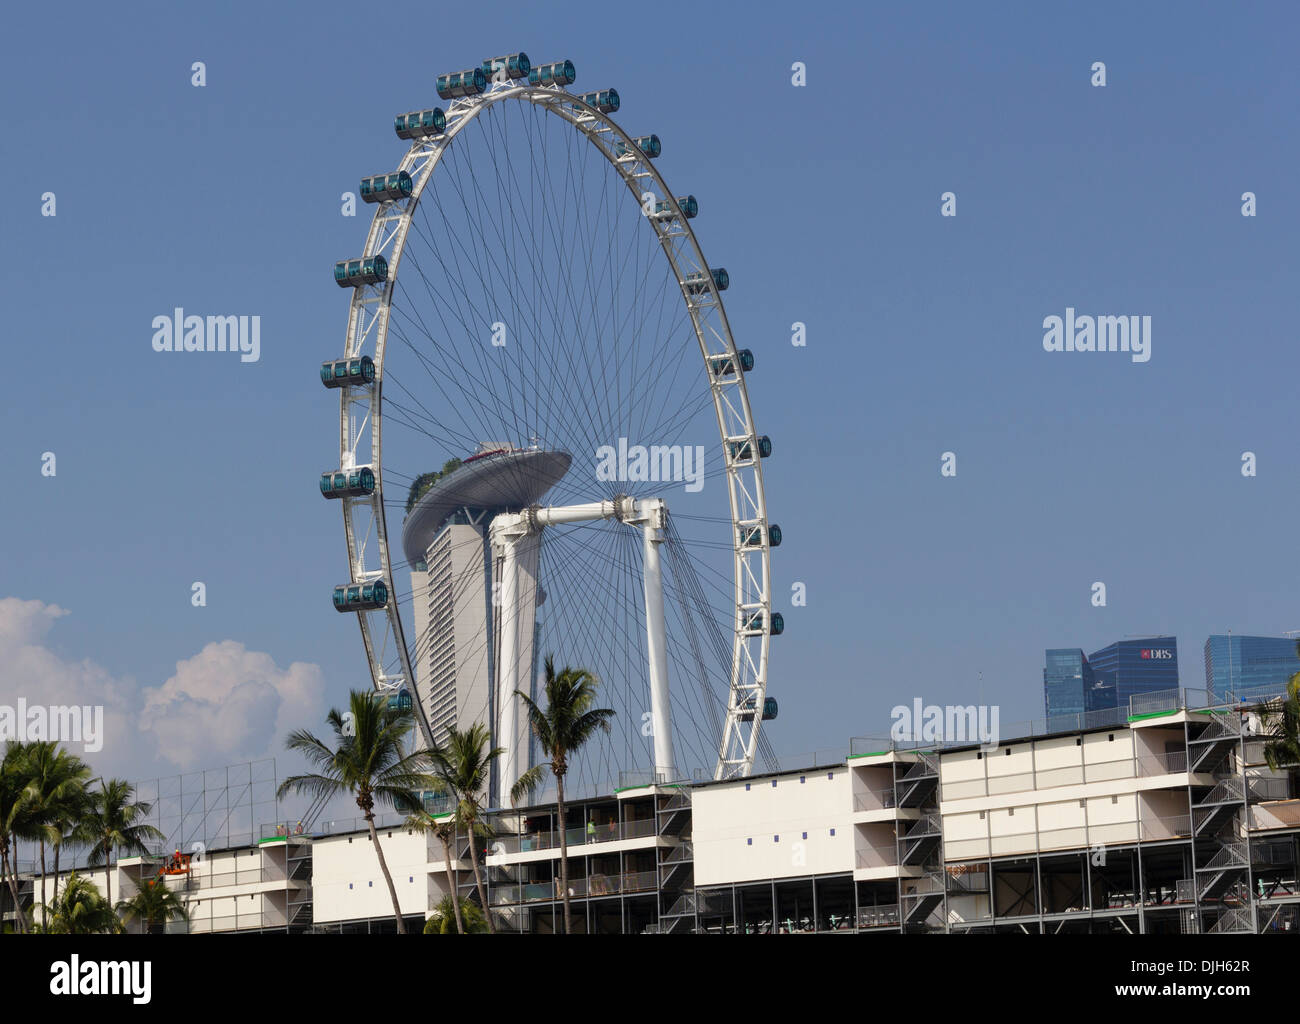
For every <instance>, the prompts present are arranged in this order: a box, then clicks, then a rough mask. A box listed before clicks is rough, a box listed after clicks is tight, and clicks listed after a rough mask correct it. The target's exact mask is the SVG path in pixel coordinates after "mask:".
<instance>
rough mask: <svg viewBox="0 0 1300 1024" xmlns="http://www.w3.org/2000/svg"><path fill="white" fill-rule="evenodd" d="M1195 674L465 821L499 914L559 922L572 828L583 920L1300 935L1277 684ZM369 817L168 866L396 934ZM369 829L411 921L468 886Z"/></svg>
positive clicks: (553, 926) (811, 928)
mask: <svg viewBox="0 0 1300 1024" xmlns="http://www.w3.org/2000/svg"><path fill="white" fill-rule="evenodd" d="M1202 692H1203V691H1200V690H1195V691H1191V690H1187V691H1177V692H1175V693H1173V694H1166V695H1154V696H1153V695H1151V694H1147V695H1145V696H1144V697H1143V699H1142V700H1141V701H1140V702H1139V703H1140V707H1141V708H1142V709H1143V710H1141V711H1139V712H1131V711H1130V709H1128V708H1117V709H1113V710H1112V711H1111V712H1110V713H1109V714H1108V715H1105V716H1100V717H1099V716H1098V715H1097V714H1096V713H1092V714H1081V715H1079V716H1077V719H1076V722H1075V723H1074V727H1073V728H1062V725H1063V724H1069V723H1062V721H1061V719H1060V718H1059V717H1058V718H1055V719H1049V720H1047V721H1046V722H1044V723H1036V724H1035V725H1033V726H1031V727H1030V728H1031V732H1032V734H1031V735H1021V736H1019V737H1014V738H1010V739H1003V740H1002V741H1001V743H1000V744H999V745H998V746H997V747H995V748H993V749H990V750H986V749H983V748H981V747H979V746H975V745H965V744H964V745H960V746H957V745H954V746H940V747H938V748H929V749H918V748H907V747H905V746H902V745H899V744H892V743H890V742H889V741H861V740H855V741H854V742H853V749H852V752H851V754H850V756H849V757H848V758H847V759H846V760H844V761H842V762H840V763H837V764H831V765H821V766H816V767H809V768H805V769H796V770H790V771H781V772H778V773H773V774H767V775H756V776H751V777H749V778H745V779H735V780H727V781H721V782H700V783H691V782H681V783H677V784H670V785H664V784H652V785H632V786H628V787H625V788H622V789H619V790H617V791H615V792H613V793H610V794H607V795H604V796H598V797H591V798H580V799H575V800H573V801H572V802H571V803H569V804H568V806H567V808H566V814H565V816H564V817H563V819H561V818H560V816H559V814H558V810H557V807H556V805H554V804H539V805H537V806H534V807H527V808H521V809H512V810H510V811H505V812H496V813H491V814H490V815H489V821H490V824H491V826H492V829H493V835H492V837H491V838H488V839H484V838H482V837H476V838H475V839H474V840H473V842H474V843H475V844H476V845H477V849H476V851H475V853H476V854H477V859H478V862H479V866H480V869H481V874H482V876H483V880H484V886H485V889H486V894H487V896H486V901H487V904H488V906H489V908H490V910H491V912H492V914H493V915H494V919H495V921H496V924H497V929H498V931H506V932H520V933H539V934H547V933H553V932H557V931H560V930H562V927H563V925H562V918H563V900H562V895H563V885H562V883H561V881H560V845H561V842H562V841H564V842H565V843H567V846H568V851H569V877H568V882H567V888H568V892H569V896H570V901H571V904H572V907H573V913H574V930H575V931H581V932H588V933H599V934H631V933H645V932H655V933H687V932H697V933H708V934H737V935H741V934H748V935H755V934H757V935H762V934H792V933H803V932H868V931H870V932H881V931H883V932H901V933H914V932H945V933H989V932H1016V933H1025V932H1029V933H1036V934H1043V933H1052V934H1056V933H1070V932H1087V933H1108V934H1131V933H1227V932H1259V933H1268V934H1288V933H1289V934H1300V770H1297V769H1294V768H1293V769H1291V770H1281V771H1274V770H1272V769H1270V768H1269V767H1268V765H1267V763H1266V759H1265V757H1264V747H1265V743H1266V740H1265V739H1264V738H1263V735H1262V733H1263V730H1264V728H1265V727H1266V724H1267V722H1268V720H1269V718H1268V716H1269V714H1270V713H1272V712H1275V711H1276V709H1277V707H1278V704H1277V701H1276V700H1274V701H1273V702H1272V703H1271V704H1267V705H1261V704H1259V702H1258V701H1256V702H1254V703H1247V704H1243V703H1237V704H1233V705H1225V704H1223V703H1221V702H1220V703H1213V702H1212V703H1211V706H1206V705H1205V702H1204V701H1203V700H1201V699H1200V695H1201V694H1202ZM359 824H360V823H355V822H351V823H345V824H344V826H343V827H341V828H340V829H339V830H338V831H336V832H334V833H333V834H330V833H329V831H328V830H325V831H320V832H318V833H317V834H316V835H315V836H314V837H313V838H311V839H310V840H307V839H305V838H304V837H301V836H293V835H289V836H285V835H278V834H277V835H271V836H266V837H264V839H263V841H262V842H260V843H258V844H257V845H256V846H255V847H253V848H240V849H232V850H218V851H213V852H212V853H210V854H208V855H207V856H206V858H205V860H204V861H203V862H202V863H201V864H196V865H194V866H192V867H187V870H186V871H184V872H181V873H179V875H180V877H176V878H173V877H171V876H167V877H165V878H164V884H167V885H169V886H172V885H175V886H179V887H181V888H182V890H183V894H184V897H185V899H186V902H187V905H189V906H190V907H191V908H192V916H191V920H190V923H189V925H188V930H191V931H255V930H268V929H274V930H285V931H296V930H307V929H310V930H312V931H316V932H381V931H391V930H393V929H394V927H395V925H394V919H393V908H392V900H391V897H390V895H389V892H388V890H387V884H386V882H385V880H384V878H383V875H382V874H381V872H380V870H379V866H378V859H377V857H376V855H375V850H374V848H373V844H372V840H371V838H370V834H369V831H368V830H366V829H364V828H361V827H358V826H359ZM378 835H379V840H380V842H381V843H382V844H383V849H384V855H385V859H386V862H387V864H388V868H389V871H390V873H391V875H392V878H393V883H394V886H395V888H396V890H397V894H398V900H399V904H400V907H401V912H402V916H403V918H404V919H406V921H407V927H408V930H415V929H416V928H418V927H420V926H421V925H422V922H423V920H424V919H425V918H426V917H427V916H429V915H431V914H433V913H434V912H435V911H436V909H437V908H438V906H439V904H440V903H441V902H442V901H443V899H444V898H445V897H446V896H447V895H448V894H449V893H450V891H451V888H452V887H453V886H455V887H456V889H457V891H458V893H459V896H460V898H461V899H477V898H478V897H477V886H476V882H475V877H474V870H473V861H472V858H471V850H470V845H469V844H470V840H469V839H468V838H467V837H465V836H463V835H461V836H458V837H457V838H456V839H455V840H454V842H453V844H452V851H451V853H452V857H451V861H450V863H448V862H447V861H446V860H445V859H444V855H443V852H442V844H441V842H440V841H438V840H437V839H436V838H435V837H433V836H430V835H424V834H419V833H412V832H408V831H406V830H405V829H404V828H403V826H402V821H401V819H400V818H398V817H393V818H391V819H389V820H388V821H382V820H381V822H380V823H379V827H378ZM449 869H450V874H451V877H450V879H449V877H448V874H449ZM114 871H115V872H116V879H115V882H114V895H115V897H116V896H117V895H118V894H119V893H121V894H122V895H123V896H129V894H130V893H131V892H133V891H134V889H133V888H132V887H138V886H139V885H140V884H141V883H142V881H143V880H145V879H146V878H149V879H153V878H157V877H160V876H159V875H158V872H159V871H160V868H159V865H158V864H156V863H152V862H144V861H141V860H140V859H138V858H136V859H132V860H126V861H122V862H121V863H119V864H118V865H116V867H115V868H114ZM101 874H102V871H101ZM91 877H92V878H93V877H94V876H93V874H92V875H91ZM171 930H186V927H184V926H180V925H177V926H173V927H172V929H171Z"/></svg>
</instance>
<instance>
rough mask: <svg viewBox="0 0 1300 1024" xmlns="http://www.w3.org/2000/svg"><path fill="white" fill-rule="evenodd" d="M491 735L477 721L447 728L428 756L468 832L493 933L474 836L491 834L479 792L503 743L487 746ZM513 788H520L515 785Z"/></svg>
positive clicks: (477, 883)
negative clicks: (465, 726) (441, 742)
mask: <svg viewBox="0 0 1300 1024" xmlns="http://www.w3.org/2000/svg"><path fill="white" fill-rule="evenodd" d="M490 740H491V737H490V736H489V734H488V731H487V727H486V726H484V725H483V724H482V723H481V722H479V723H475V724H474V725H471V726H470V727H469V728H468V729H466V730H464V731H463V732H462V731H461V730H459V729H450V730H449V731H448V734H447V742H446V744H445V745H443V746H441V747H435V748H434V749H433V750H431V751H429V760H430V762H431V764H432V766H433V776H434V778H435V779H437V780H438V782H440V783H441V784H442V788H443V789H445V790H446V791H447V793H448V794H449V795H450V796H451V798H452V799H453V800H455V801H456V811H455V818H454V820H455V822H456V825H457V827H459V828H463V829H464V830H465V833H466V835H468V836H469V860H470V863H471V864H472V865H473V866H474V884H475V887H476V888H477V889H478V898H479V902H480V904H481V905H482V907H483V914H484V916H485V917H486V918H487V923H488V931H489V932H491V933H492V934H496V925H495V924H494V923H493V921H492V914H491V913H490V912H489V911H488V902H487V892H486V890H485V889H484V888H483V874H482V872H481V871H479V866H478V843H477V842H476V840H475V836H479V837H483V836H487V835H490V834H491V831H492V830H491V829H490V828H489V827H488V825H487V823H486V822H485V821H484V820H483V805H482V804H481V803H480V794H482V793H483V791H484V790H486V789H487V784H488V780H489V778H490V777H491V775H492V763H493V762H494V761H495V760H496V759H497V758H498V757H500V756H501V754H502V753H504V752H505V748H504V747H491V748H489V746H488V743H489V742H490ZM515 791H518V792H520V793H522V792H524V790H521V789H519V786H518V785H516V787H515V790H514V791H512V793H511V796H512V797H513V796H514V795H515Z"/></svg>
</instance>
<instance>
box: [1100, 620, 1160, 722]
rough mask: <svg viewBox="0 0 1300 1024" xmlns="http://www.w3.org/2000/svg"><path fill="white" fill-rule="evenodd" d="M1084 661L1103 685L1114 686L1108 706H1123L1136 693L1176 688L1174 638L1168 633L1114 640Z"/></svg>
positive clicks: (1126, 705) (1126, 704)
mask: <svg viewBox="0 0 1300 1024" xmlns="http://www.w3.org/2000/svg"><path fill="white" fill-rule="evenodd" d="M1088 661H1089V663H1090V664H1091V665H1092V669H1093V672H1094V673H1095V675H1096V678H1097V679H1098V680H1099V681H1100V682H1102V683H1103V685H1105V686H1111V685H1113V686H1114V687H1115V698H1114V701H1113V703H1112V704H1111V705H1110V706H1111V707H1122V708H1127V707H1128V706H1129V701H1130V700H1131V699H1132V698H1133V697H1134V696H1135V695H1137V694H1143V693H1157V692H1160V691H1164V690H1176V689H1178V640H1177V639H1176V638H1175V637H1172V636H1168V637H1144V638H1140V639H1134V640H1117V641H1115V643H1113V644H1110V645H1109V646H1107V647H1103V648H1102V649H1101V650H1099V651H1094V652H1093V653H1092V654H1090V655H1088Z"/></svg>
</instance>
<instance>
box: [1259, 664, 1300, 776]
mask: <svg viewBox="0 0 1300 1024" xmlns="http://www.w3.org/2000/svg"><path fill="white" fill-rule="evenodd" d="M1296 655H1297V656H1300V640H1298V641H1296ZM1266 721H1267V725H1268V735H1269V736H1271V737H1273V738H1272V739H1271V740H1270V741H1269V742H1268V743H1267V744H1265V746H1264V760H1266V761H1267V762H1268V766H1269V767H1270V768H1272V769H1273V771H1279V770H1281V769H1283V768H1294V767H1296V766H1297V765H1300V672H1297V673H1296V674H1295V675H1293V676H1292V677H1291V679H1290V681H1289V682H1288V683H1287V684H1286V697H1285V698H1284V699H1283V701H1282V707H1281V708H1280V709H1279V710H1277V711H1274V712H1272V713H1271V714H1268V715H1267V716H1266Z"/></svg>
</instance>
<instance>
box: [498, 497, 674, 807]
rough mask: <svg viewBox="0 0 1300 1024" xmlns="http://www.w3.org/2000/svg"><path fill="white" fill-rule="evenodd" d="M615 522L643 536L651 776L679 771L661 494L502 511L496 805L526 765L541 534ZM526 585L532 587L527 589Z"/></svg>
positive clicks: (667, 776) (664, 507)
mask: <svg viewBox="0 0 1300 1024" xmlns="http://www.w3.org/2000/svg"><path fill="white" fill-rule="evenodd" d="M600 519H617V520H619V521H620V522H623V523H626V524H628V525H630V526H640V527H641V530H642V536H643V538H644V563H645V564H644V567H643V577H644V579H643V583H644V591H645V617H646V641H647V645H648V660H649V663H648V665H647V672H648V675H649V679H650V721H651V728H652V729H653V737H652V738H653V741H654V765H653V769H654V773H655V775H657V776H662V777H663V778H664V779H665V780H671V779H672V778H674V777H675V775H676V759H675V757H674V753H673V724H672V705H671V702H670V700H669V695H668V637H667V626H666V623H665V615H664V589H663V568H662V563H661V560H660V552H659V548H660V545H662V544H663V542H664V534H663V531H664V529H665V528H666V526H667V521H668V506H667V505H666V504H665V503H664V501H663V499H662V498H642V499H638V498H630V497H627V496H622V497H619V498H616V499H614V500H613V501H596V502H589V503H587V504H584V505H564V506H557V507H553V508H530V509H525V510H524V511H523V512H513V513H503V514H501V515H498V516H496V517H495V518H494V519H493V520H492V527H491V537H492V549H493V552H494V553H495V554H496V555H497V556H498V559H499V561H498V565H499V566H500V569H499V580H498V582H499V584H500V586H499V587H498V588H497V593H498V594H499V596H500V603H499V604H497V605H496V618H497V622H498V624H499V625H498V629H499V634H498V635H499V636H500V638H501V648H500V655H499V657H498V659H497V679H496V690H495V693H496V707H497V714H496V719H497V721H496V730H495V733H494V735H493V737H492V743H493V745H494V746H498V747H503V748H504V752H503V753H502V754H501V756H500V757H499V759H498V761H497V765H498V783H497V791H496V792H495V793H493V794H492V800H493V803H494V806H498V807H501V806H504V802H505V800H506V799H508V797H509V793H510V787H511V786H513V785H514V783H515V780H516V779H518V778H519V776H520V775H521V774H522V773H523V771H524V769H525V768H527V767H529V766H528V765H527V764H524V763H523V761H524V759H526V757H527V750H528V730H527V719H526V718H525V716H524V715H523V714H522V708H521V707H520V701H519V698H518V697H517V696H516V695H515V691H516V690H521V691H523V692H525V693H527V692H530V689H531V687H530V683H531V677H532V674H533V650H532V647H533V618H534V616H535V613H536V603H535V602H536V589H537V555H538V535H539V534H540V533H541V531H542V529H543V528H545V527H547V526H558V525H561V524H565V523H583V522H593V521H595V520H600ZM528 587H531V588H532V589H531V591H529V590H527V589H526V588H528Z"/></svg>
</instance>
